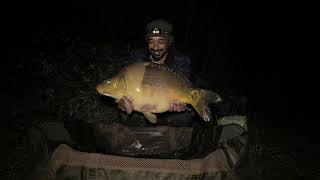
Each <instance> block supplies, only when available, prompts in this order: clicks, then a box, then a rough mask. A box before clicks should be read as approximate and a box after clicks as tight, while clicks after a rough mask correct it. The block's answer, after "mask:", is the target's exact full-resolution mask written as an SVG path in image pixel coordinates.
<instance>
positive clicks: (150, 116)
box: [143, 112, 157, 123]
mask: <svg viewBox="0 0 320 180" xmlns="http://www.w3.org/2000/svg"><path fill="white" fill-rule="evenodd" d="M143 115H144V116H145V117H146V118H147V119H148V120H149V121H150V122H152V123H157V116H156V115H155V114H152V113H149V112H144V113H143Z"/></svg>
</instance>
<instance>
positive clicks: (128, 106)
mask: <svg viewBox="0 0 320 180" xmlns="http://www.w3.org/2000/svg"><path fill="white" fill-rule="evenodd" d="M123 105H124V107H125V108H126V111H127V114H131V113H132V109H133V108H132V104H131V103H130V102H129V100H128V99H127V98H123Z"/></svg>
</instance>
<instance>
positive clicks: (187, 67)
mask: <svg viewBox="0 0 320 180" xmlns="http://www.w3.org/2000/svg"><path fill="white" fill-rule="evenodd" d="M143 61H151V59H150V53H149V51H148V50H147V49H146V48H142V49H138V50H136V51H133V52H132V53H131V54H130V56H129V58H128V63H129V64H130V63H136V62H143ZM165 64H166V65H168V66H169V67H171V68H172V69H174V70H176V71H178V72H181V73H182V74H184V75H185V76H186V77H187V78H189V79H190V77H191V71H192V68H191V61H190V58H189V57H188V56H185V55H183V54H182V53H181V52H180V51H178V50H177V49H175V48H173V47H171V48H169V49H168V55H167V58H166V60H165Z"/></svg>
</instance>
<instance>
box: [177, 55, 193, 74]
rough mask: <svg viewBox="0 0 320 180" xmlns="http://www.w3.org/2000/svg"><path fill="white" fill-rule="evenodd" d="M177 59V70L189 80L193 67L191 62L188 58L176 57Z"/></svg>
mask: <svg viewBox="0 0 320 180" xmlns="http://www.w3.org/2000/svg"><path fill="white" fill-rule="evenodd" d="M175 59H176V63H175V66H176V69H177V70H178V71H180V72H181V73H183V74H184V75H185V76H186V77H187V78H188V79H190V77H191V72H192V67H191V60H190V58H189V57H188V56H180V57H175Z"/></svg>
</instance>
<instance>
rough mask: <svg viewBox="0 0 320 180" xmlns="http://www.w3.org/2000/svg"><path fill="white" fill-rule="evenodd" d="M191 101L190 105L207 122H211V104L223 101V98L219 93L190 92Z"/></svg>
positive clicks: (201, 90) (196, 90) (205, 91)
mask: <svg viewBox="0 0 320 180" xmlns="http://www.w3.org/2000/svg"><path fill="white" fill-rule="evenodd" d="M190 99H191V103H190V104H191V105H192V106H193V108H194V109H195V110H196V112H197V113H198V114H199V115H200V116H201V117H202V119H204V120H205V121H210V120H211V118H212V117H211V111H210V108H209V104H211V103H217V102H220V101H221V97H220V96H219V95H218V94H217V93H215V92H213V91H209V90H204V89H194V90H192V91H190Z"/></svg>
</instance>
